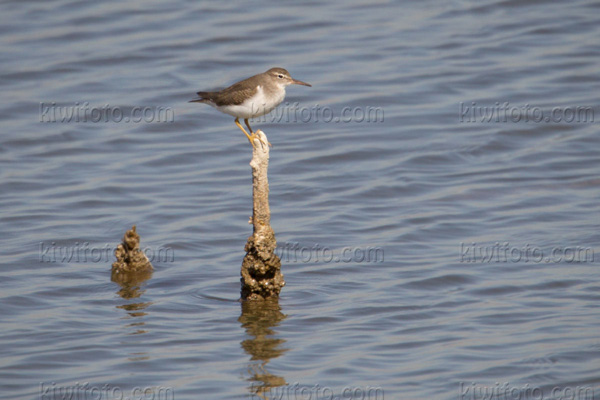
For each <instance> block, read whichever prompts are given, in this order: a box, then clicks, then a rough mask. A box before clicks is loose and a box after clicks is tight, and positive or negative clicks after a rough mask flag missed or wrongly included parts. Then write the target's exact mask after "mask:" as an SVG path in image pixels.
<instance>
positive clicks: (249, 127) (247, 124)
mask: <svg viewBox="0 0 600 400" xmlns="http://www.w3.org/2000/svg"><path fill="white" fill-rule="evenodd" d="M244 123H245V124H246V126H247V127H248V129H250V136H252V137H254V131H253V130H252V127H251V126H250V122H248V118H244Z"/></svg>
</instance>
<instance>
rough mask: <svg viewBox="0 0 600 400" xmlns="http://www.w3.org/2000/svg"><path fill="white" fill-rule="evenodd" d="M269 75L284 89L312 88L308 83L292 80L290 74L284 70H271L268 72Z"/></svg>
mask: <svg viewBox="0 0 600 400" xmlns="http://www.w3.org/2000/svg"><path fill="white" fill-rule="evenodd" d="M267 74H268V75H269V76H271V77H272V78H273V79H274V80H275V82H277V83H278V84H279V85H280V86H282V87H286V86H289V85H304V86H312V85H310V84H308V83H306V82H302V81H299V80H296V79H294V78H292V77H291V76H290V73H289V72H287V70H285V69H283V68H271V69H270V70H268V71H267Z"/></svg>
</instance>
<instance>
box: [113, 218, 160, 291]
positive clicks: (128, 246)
mask: <svg viewBox="0 0 600 400" xmlns="http://www.w3.org/2000/svg"><path fill="white" fill-rule="evenodd" d="M115 257H116V258H117V261H115V262H114V263H113V265H112V271H111V279H112V281H113V282H117V283H126V282H129V281H137V280H140V279H141V280H145V279H147V278H148V274H150V275H151V273H152V270H153V269H154V268H153V267H152V264H151V263H150V260H148V257H146V254H144V252H143V251H142V250H141V249H140V235H138V234H137V232H136V231H135V225H134V226H133V227H132V228H131V229H130V230H128V231H127V232H125V236H123V243H121V244H119V245H118V246H117V248H116V249H115Z"/></svg>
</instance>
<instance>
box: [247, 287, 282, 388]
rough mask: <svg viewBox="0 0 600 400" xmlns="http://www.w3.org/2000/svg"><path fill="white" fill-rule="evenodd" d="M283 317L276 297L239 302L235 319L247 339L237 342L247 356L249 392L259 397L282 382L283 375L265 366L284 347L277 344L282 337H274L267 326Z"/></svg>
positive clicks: (278, 354) (274, 324) (269, 326)
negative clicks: (237, 315)
mask: <svg viewBox="0 0 600 400" xmlns="http://www.w3.org/2000/svg"><path fill="white" fill-rule="evenodd" d="M285 318H286V316H285V314H283V313H282V312H281V307H280V306H279V301H278V300H277V299H267V300H263V301H245V302H243V303H242V315H241V316H240V318H239V319H238V321H239V322H240V323H241V324H242V327H243V328H244V329H245V330H246V333H247V334H248V335H249V336H251V339H246V340H244V341H242V343H241V345H242V348H243V349H244V351H245V352H246V353H248V354H249V355H250V356H251V358H250V363H249V364H248V373H249V374H250V378H248V380H249V381H251V382H252V384H251V385H250V387H249V390H250V393H251V395H256V396H258V397H260V398H262V399H268V398H269V397H268V394H269V392H270V391H271V388H275V387H279V386H283V385H286V381H285V379H284V378H283V377H281V376H276V375H273V374H271V373H269V371H267V369H266V366H267V364H268V363H269V360H271V359H272V358H277V357H279V356H280V355H282V354H283V353H285V352H286V351H287V350H288V349H285V348H282V347H281V346H282V345H283V343H285V340H284V339H280V338H277V337H275V335H276V334H277V332H276V331H274V330H273V329H271V328H273V327H275V326H277V325H279V323H280V322H281V321H283V320H284V319H285Z"/></svg>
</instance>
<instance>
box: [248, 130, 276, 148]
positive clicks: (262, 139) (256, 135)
mask: <svg viewBox="0 0 600 400" xmlns="http://www.w3.org/2000/svg"><path fill="white" fill-rule="evenodd" d="M248 139H249V140H250V144H251V145H252V147H256V145H255V143H256V142H255V140H258V143H260V145H261V146H269V147H273V145H272V144H271V143H269V141H268V140H267V136H266V135H265V134H264V133H263V131H261V130H260V129H259V130H257V131H256V132H252V134H251V135H250V137H249V138H248Z"/></svg>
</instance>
